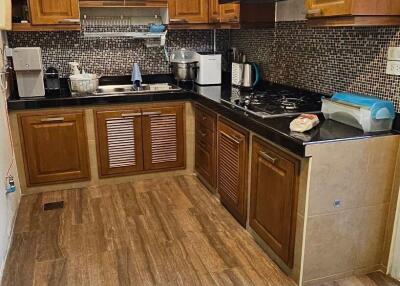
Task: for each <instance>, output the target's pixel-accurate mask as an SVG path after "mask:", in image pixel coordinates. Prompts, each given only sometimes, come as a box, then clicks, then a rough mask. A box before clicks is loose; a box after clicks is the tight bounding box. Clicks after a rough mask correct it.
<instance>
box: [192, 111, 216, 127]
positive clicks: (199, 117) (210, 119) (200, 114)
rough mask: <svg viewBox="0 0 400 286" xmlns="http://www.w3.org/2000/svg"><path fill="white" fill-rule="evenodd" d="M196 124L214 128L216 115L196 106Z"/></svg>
mask: <svg viewBox="0 0 400 286" xmlns="http://www.w3.org/2000/svg"><path fill="white" fill-rule="evenodd" d="M196 124H199V125H202V126H203V127H205V128H207V129H211V130H213V131H214V130H216V115H215V114H212V113H211V112H209V111H206V110H205V109H203V108H201V107H199V106H196Z"/></svg>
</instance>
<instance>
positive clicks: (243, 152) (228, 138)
mask: <svg viewBox="0 0 400 286" xmlns="http://www.w3.org/2000/svg"><path fill="white" fill-rule="evenodd" d="M217 144H218V178H217V181H218V193H219V195H220V198H221V202H222V204H223V205H224V206H225V207H226V208H227V209H228V210H229V212H230V213H231V214H232V215H233V216H234V217H235V218H236V219H237V220H238V221H239V222H240V223H241V224H242V225H243V226H245V224H246V219H247V165H248V163H247V162H248V133H247V132H246V131H245V130H242V129H241V128H239V127H237V126H234V125H232V124H231V123H229V122H227V121H225V120H223V119H220V120H219V121H218V143H217Z"/></svg>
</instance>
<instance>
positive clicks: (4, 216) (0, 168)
mask: <svg viewBox="0 0 400 286" xmlns="http://www.w3.org/2000/svg"><path fill="white" fill-rule="evenodd" d="M4 42H5V34H4V32H2V31H0V49H3V47H4V46H3V45H4ZM3 65H4V62H3V58H2V57H1V56H0V71H2V69H3ZM5 98H6V93H5V91H4V90H2V88H1V87H0V277H1V276H2V274H3V269H4V263H5V260H6V255H7V252H8V248H9V245H10V240H11V232H12V228H13V225H14V219H15V215H16V212H17V209H18V205H19V200H20V197H21V195H20V192H19V187H18V186H19V184H18V175H17V171H16V167H15V163H14V164H13V165H12V167H11V171H10V173H11V175H13V176H14V178H15V180H16V182H17V192H15V193H12V194H8V195H6V194H5V177H6V175H7V171H8V169H9V168H10V164H11V163H12V162H13V158H14V156H13V152H12V147H11V142H10V140H11V139H10V133H9V125H8V114H7V110H6V108H7V107H6V101H5Z"/></svg>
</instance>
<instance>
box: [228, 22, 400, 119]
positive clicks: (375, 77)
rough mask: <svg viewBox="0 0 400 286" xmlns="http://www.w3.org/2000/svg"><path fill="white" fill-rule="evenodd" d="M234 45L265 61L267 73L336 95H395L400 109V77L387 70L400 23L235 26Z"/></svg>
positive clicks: (399, 41) (398, 41) (398, 40)
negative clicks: (376, 24) (325, 26)
mask: <svg viewBox="0 0 400 286" xmlns="http://www.w3.org/2000/svg"><path fill="white" fill-rule="evenodd" d="M231 44H232V46H235V47H238V48H239V49H240V50H241V51H243V52H244V53H245V54H247V58H248V60H250V61H254V62H257V63H260V65H261V68H262V70H263V73H264V78H266V79H268V80H270V81H273V82H277V83H283V84H289V85H292V86H296V87H300V88H305V89H309V90H312V91H317V92H322V93H324V94H332V93H333V92H334V91H350V92H357V93H363V94H369V95H375V96H378V97H380V98H383V99H389V100H392V101H393V102H394V103H395V105H396V109H397V111H398V112H399V111H400V77H399V76H392V75H386V73H385V71H386V58H387V51H388V48H389V47H391V46H400V28H399V27H347V28H346V27H340V28H315V27H308V26H307V25H306V23H305V22H303V21H302V22H280V23H277V25H276V27H275V29H273V28H272V29H265V30H235V31H232V32H231Z"/></svg>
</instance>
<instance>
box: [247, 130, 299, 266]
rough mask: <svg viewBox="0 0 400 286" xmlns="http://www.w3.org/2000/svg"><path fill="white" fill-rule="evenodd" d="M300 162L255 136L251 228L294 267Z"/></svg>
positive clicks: (252, 168)
mask: <svg viewBox="0 0 400 286" xmlns="http://www.w3.org/2000/svg"><path fill="white" fill-rule="evenodd" d="M299 165H300V163H299V161H298V160H297V159H296V158H293V157H291V156H290V155H289V154H286V153H284V152H282V151H280V150H279V149H277V148H275V147H273V146H271V145H270V144H268V143H266V142H264V141H262V140H260V139H259V138H257V137H253V145H252V166H251V191H250V197H251V199H250V226H251V228H252V229H253V230H254V231H255V232H256V233H257V234H258V235H259V236H260V237H261V238H262V239H263V240H264V241H265V242H266V243H267V244H268V245H269V247H271V249H272V250H273V251H274V252H275V253H276V254H277V255H278V256H279V257H280V258H281V259H282V260H283V261H284V262H285V263H286V264H287V265H288V266H289V267H293V255H294V243H295V241H294V240H295V232H296V212H297V197H298V183H299V179H298V176H299V175H298V174H299Z"/></svg>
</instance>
